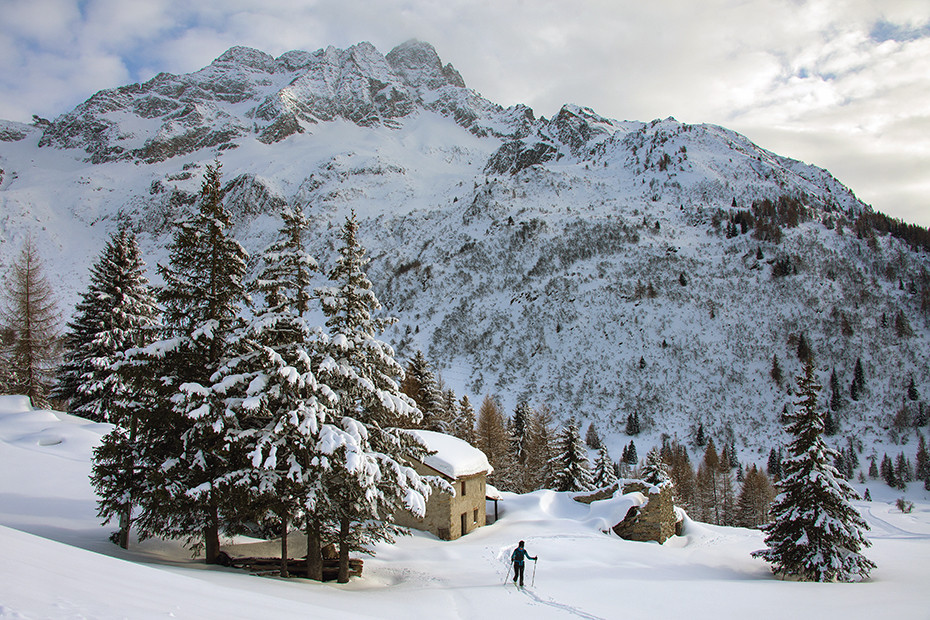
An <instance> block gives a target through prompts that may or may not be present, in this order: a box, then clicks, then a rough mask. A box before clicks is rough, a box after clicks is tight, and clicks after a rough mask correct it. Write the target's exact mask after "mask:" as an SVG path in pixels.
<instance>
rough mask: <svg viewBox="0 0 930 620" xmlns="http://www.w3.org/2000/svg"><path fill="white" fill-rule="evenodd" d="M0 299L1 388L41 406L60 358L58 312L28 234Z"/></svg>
mask: <svg viewBox="0 0 930 620" xmlns="http://www.w3.org/2000/svg"><path fill="white" fill-rule="evenodd" d="M0 301H2V303H0V365H2V366H5V367H6V369H7V372H6V373H4V374H5V375H6V376H5V377H3V379H4V383H5V385H4V386H2V387H3V388H4V391H5V392H6V393H10V394H22V395H24V396H28V397H29V400H30V401H31V402H32V405H33V407H39V408H46V407H48V406H49V402H48V395H49V391H50V390H51V387H52V383H53V377H54V374H55V370H54V369H55V366H56V365H57V362H58V357H59V326H58V322H59V320H60V316H59V313H58V308H57V304H56V301H55V293H54V291H53V290H52V285H51V284H50V283H49V281H48V278H47V277H46V276H45V267H44V266H43V263H42V257H41V255H40V254H39V249H38V247H36V244H35V242H34V241H33V240H32V238H31V237H29V238H27V239H26V241H25V242H24V243H23V249H22V252H21V253H20V255H19V259H17V260H16V261H15V262H14V263H13V266H12V269H11V273H10V278H9V281H8V283H7V287H6V290H5V291H3V296H2V300H0Z"/></svg>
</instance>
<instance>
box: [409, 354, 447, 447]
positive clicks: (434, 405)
mask: <svg viewBox="0 0 930 620" xmlns="http://www.w3.org/2000/svg"><path fill="white" fill-rule="evenodd" d="M401 390H402V391H403V393H404V394H406V395H407V396H409V397H410V398H412V399H413V401H414V402H415V403H416V405H417V408H418V409H419V410H420V412H421V414H422V419H421V421H420V423H419V426H420V427H422V428H425V429H427V430H431V431H436V432H440V433H448V432H449V430H450V429H449V425H448V421H447V419H446V417H445V415H444V411H443V410H444V406H443V401H442V394H441V392H440V390H439V385H438V383H437V382H436V375H434V374H433V371H432V370H431V369H430V365H429V362H428V361H427V360H426V356H425V355H423V352H422V351H420V350H417V352H416V353H415V354H414V356H413V358H411V360H410V361H409V362H408V363H407V368H406V371H405V372H404V379H403V381H402V383H401Z"/></svg>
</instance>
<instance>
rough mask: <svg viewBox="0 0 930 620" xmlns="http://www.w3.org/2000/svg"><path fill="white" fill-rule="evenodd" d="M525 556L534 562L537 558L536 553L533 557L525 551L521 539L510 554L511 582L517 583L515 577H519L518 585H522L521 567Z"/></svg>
mask: <svg viewBox="0 0 930 620" xmlns="http://www.w3.org/2000/svg"><path fill="white" fill-rule="evenodd" d="M527 558H529V559H531V560H533V561H534V562H535V561H536V560H538V559H539V556H538V555H537V556H536V557H535V558H534V557H533V556H531V555H530V554H529V553H527V552H526V549H524V548H523V541H522V540H521V541H520V544H519V545H517V548H516V549H514V550H513V553H511V554H510V561H511V562H513V582H514V583H517V577H519V578H520V585H521V586H522V585H523V568H524V560H526V559H527Z"/></svg>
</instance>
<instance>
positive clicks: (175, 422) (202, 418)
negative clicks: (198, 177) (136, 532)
mask: <svg viewBox="0 0 930 620" xmlns="http://www.w3.org/2000/svg"><path fill="white" fill-rule="evenodd" d="M230 227H231V219H230V216H229V213H228V212H227V210H226V208H225V207H224V205H223V190H222V186H221V174H220V164H219V163H218V162H217V163H215V164H213V165H209V166H207V169H206V173H205V176H204V180H203V184H202V186H201V190H200V194H199V196H198V201H197V208H196V211H195V212H194V213H193V214H192V215H190V216H189V217H186V218H183V219H181V220H179V221H178V222H176V230H175V234H174V239H173V241H172V243H171V245H170V246H169V248H168V250H169V262H168V264H167V265H159V267H158V272H159V273H160V275H161V276H162V279H163V280H164V287H163V288H162V289H160V290H159V293H158V300H159V302H160V303H161V305H162V307H163V308H164V314H163V332H164V334H163V339H162V340H160V341H156V342H155V343H153V344H152V345H150V346H149V347H147V348H146V349H145V350H144V351H143V352H142V353H140V355H139V356H137V357H138V358H139V359H138V360H137V361H136V362H135V365H136V367H137V370H138V371H139V372H148V373H149V374H150V375H151V377H150V381H151V382H153V383H154V385H152V386H151V388H150V390H151V391H152V392H156V393H158V394H159V396H158V397H157V398H158V401H160V403H161V410H159V411H155V412H152V415H150V416H149V417H148V418H147V419H146V424H147V428H145V429H143V430H144V435H145V437H146V441H145V443H146V445H145V448H144V455H143V458H144V459H145V460H147V461H148V462H149V463H151V464H152V470H151V471H150V473H151V474H152V476H153V478H152V479H151V480H149V482H148V483H147V486H148V492H146V493H145V494H143V497H142V514H141V515H140V518H139V522H138V523H139V527H140V531H141V533H142V534H143V535H146V534H152V533H157V534H160V535H163V536H167V537H174V538H180V537H186V538H187V539H188V542H189V543H190V544H192V545H193V546H194V548H195V550H197V549H199V547H200V545H201V544H202V545H203V546H204V548H205V559H206V561H207V563H214V562H216V559H217V557H218V554H219V533H220V530H221V528H222V527H223V526H224V524H226V523H228V522H229V518H230V514H231V512H230V511H231V510H232V503H233V499H232V496H231V495H230V489H229V485H228V482H227V474H229V472H230V471H233V470H235V469H237V468H238V467H239V463H237V459H240V460H241V459H242V458H243V457H244V455H242V454H237V453H236V452H235V451H234V447H235V443H234V442H232V441H230V438H231V436H232V435H233V434H234V433H236V432H238V431H239V427H238V420H237V419H236V418H235V416H234V414H233V412H231V411H230V410H228V409H227V408H226V406H225V404H224V402H223V399H222V398H221V397H220V395H219V394H216V393H215V392H214V391H213V390H212V389H211V388H212V386H213V378H214V374H215V373H216V372H217V371H218V370H219V369H220V367H221V365H222V364H223V362H224V361H225V358H226V357H227V355H228V354H229V350H228V344H227V342H228V336H229V335H230V334H231V333H233V331H234V330H235V329H237V328H238V327H239V326H240V324H241V319H240V318H239V316H240V311H241V308H242V306H243V305H244V304H245V302H246V295H245V286H244V284H243V281H242V280H243V276H244V274H245V270H246V260H247V255H246V252H245V250H243V249H242V246H240V245H239V243H237V242H236V241H235V240H234V239H232V238H231V237H230ZM159 460H160V461H161V462H160V464H158V463H157V461H159ZM198 533H199V534H200V535H201V536H202V542H197V540H198V539H197V536H198Z"/></svg>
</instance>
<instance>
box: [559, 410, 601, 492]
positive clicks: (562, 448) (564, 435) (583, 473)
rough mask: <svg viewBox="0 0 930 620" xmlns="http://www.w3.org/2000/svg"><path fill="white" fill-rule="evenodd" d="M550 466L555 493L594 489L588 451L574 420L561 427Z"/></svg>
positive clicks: (571, 419) (570, 419)
mask: <svg viewBox="0 0 930 620" xmlns="http://www.w3.org/2000/svg"><path fill="white" fill-rule="evenodd" d="M551 464H552V472H553V477H554V488H555V490H556V491H590V490H591V489H592V488H593V487H594V480H593V478H592V477H591V465H590V463H589V462H588V451H587V450H586V449H585V446H584V441H582V439H581V432H580V431H579V430H578V423H577V422H575V418H569V420H568V422H566V423H565V426H563V427H562V432H561V433H559V436H558V439H556V445H555V456H553V458H552V461H551Z"/></svg>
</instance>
